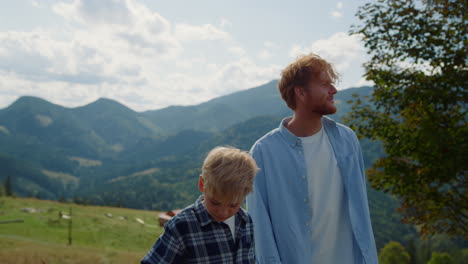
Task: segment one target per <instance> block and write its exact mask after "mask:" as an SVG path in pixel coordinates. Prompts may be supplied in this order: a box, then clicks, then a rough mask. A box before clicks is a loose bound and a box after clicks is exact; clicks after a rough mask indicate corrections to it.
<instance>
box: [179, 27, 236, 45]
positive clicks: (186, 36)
mask: <svg viewBox="0 0 468 264" xmlns="http://www.w3.org/2000/svg"><path fill="white" fill-rule="evenodd" d="M175 36H176V38H177V39H179V40H182V41H192V40H224V41H229V40H230V39H231V36H230V35H229V34H228V33H227V32H225V31H223V30H221V29H219V28H217V27H215V26H213V25H210V24H205V25H202V26H194V25H188V24H178V25H176V27H175Z"/></svg>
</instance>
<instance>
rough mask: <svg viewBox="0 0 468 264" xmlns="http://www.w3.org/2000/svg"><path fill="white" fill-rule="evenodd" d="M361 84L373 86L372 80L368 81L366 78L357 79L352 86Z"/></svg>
mask: <svg viewBox="0 0 468 264" xmlns="http://www.w3.org/2000/svg"><path fill="white" fill-rule="evenodd" d="M361 86H374V82H373V81H368V80H366V78H361V79H359V81H358V82H356V83H355V84H354V85H353V87H361Z"/></svg>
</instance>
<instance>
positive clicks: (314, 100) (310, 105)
mask: <svg viewBox="0 0 468 264" xmlns="http://www.w3.org/2000/svg"><path fill="white" fill-rule="evenodd" d="M302 89H304V97H303V102H302V103H301V104H300V106H299V107H301V108H302V110H304V111H305V112H311V113H316V114H320V115H330V114H334V113H336V106H335V102H334V100H333V96H334V95H335V94H336V93H337V92H338V91H337V90H336V88H335V86H334V85H333V83H332V80H331V79H330V77H329V76H328V74H326V73H325V72H322V73H321V74H320V75H319V78H314V79H313V80H311V81H310V82H309V84H308V85H307V86H306V87H304V88H302Z"/></svg>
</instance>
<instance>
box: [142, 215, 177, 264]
mask: <svg viewBox="0 0 468 264" xmlns="http://www.w3.org/2000/svg"><path fill="white" fill-rule="evenodd" d="M184 250H185V247H184V244H183V241H182V238H181V236H180V234H179V233H178V232H177V229H176V225H175V224H174V223H170V222H168V223H166V226H165V230H164V233H163V234H162V235H161V236H160V237H159V238H158V240H157V241H156V243H154V245H153V247H152V248H151V249H150V251H149V252H148V253H147V254H146V256H145V257H144V258H143V259H142V260H141V262H140V264H157V263H158V264H169V263H183V257H184V253H183V252H184Z"/></svg>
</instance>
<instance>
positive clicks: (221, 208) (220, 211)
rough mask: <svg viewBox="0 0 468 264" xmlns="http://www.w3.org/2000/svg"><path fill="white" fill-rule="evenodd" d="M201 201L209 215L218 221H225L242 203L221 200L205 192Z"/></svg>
mask: <svg viewBox="0 0 468 264" xmlns="http://www.w3.org/2000/svg"><path fill="white" fill-rule="evenodd" d="M203 203H204V204H205V207H206V210H207V211H208V213H209V214H210V216H211V217H212V218H213V219H214V220H216V221H218V222H223V221H226V220H227V219H228V218H229V217H231V216H233V215H235V214H236V213H237V211H239V208H240V206H241V204H242V203H229V202H223V201H220V200H217V199H216V197H213V196H212V195H209V194H207V193H205V199H204V201H203Z"/></svg>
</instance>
